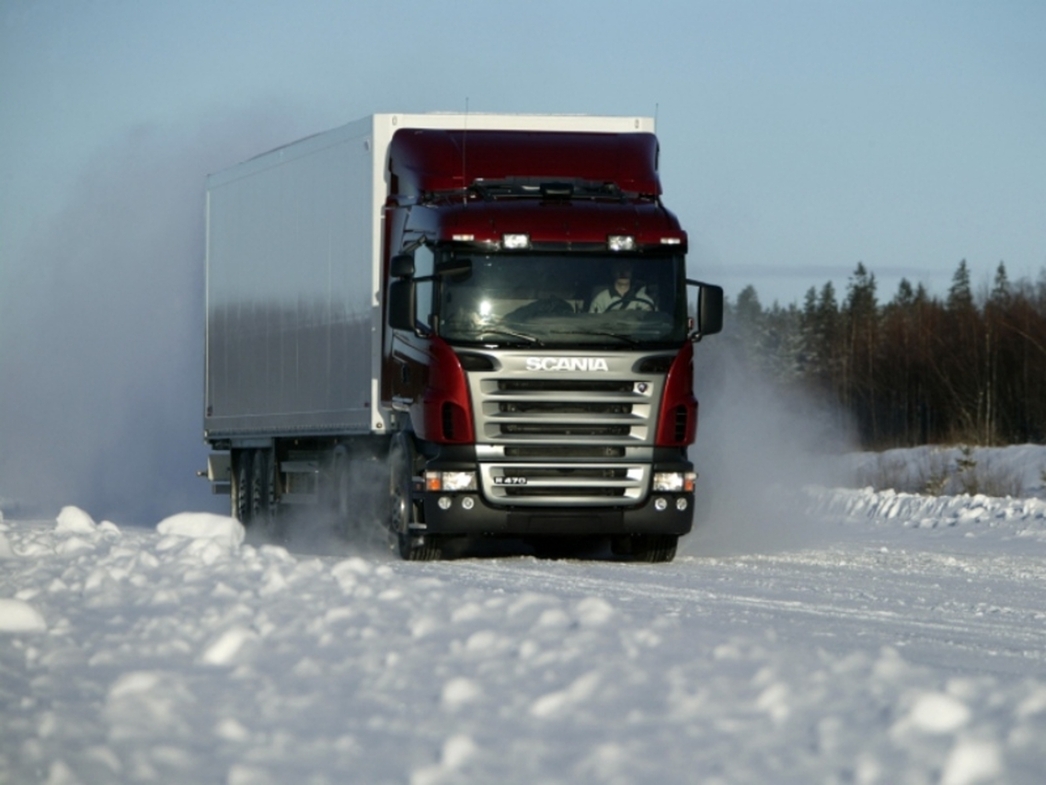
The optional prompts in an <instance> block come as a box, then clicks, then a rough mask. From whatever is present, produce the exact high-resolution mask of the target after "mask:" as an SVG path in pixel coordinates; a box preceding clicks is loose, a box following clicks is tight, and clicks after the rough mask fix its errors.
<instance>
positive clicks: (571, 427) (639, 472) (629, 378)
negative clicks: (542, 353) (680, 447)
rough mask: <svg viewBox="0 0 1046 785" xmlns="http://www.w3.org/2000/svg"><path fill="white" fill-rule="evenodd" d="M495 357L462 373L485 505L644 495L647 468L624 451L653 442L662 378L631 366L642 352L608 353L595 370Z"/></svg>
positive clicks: (630, 499)
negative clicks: (603, 366)
mask: <svg viewBox="0 0 1046 785" xmlns="http://www.w3.org/2000/svg"><path fill="white" fill-rule="evenodd" d="M557 356H559V355H557ZM562 356H571V355H570V353H562ZM496 359H497V363H496V365H497V367H498V369H499V370H498V371H497V372H493V371H482V370H478V371H469V372H468V378H469V387H470V391H471V395H472V407H473V413H474V417H475V425H476V442H477V445H482V446H483V447H484V448H485V449H484V450H483V453H484V454H485V455H486V456H487V457H486V459H483V458H481V462H480V467H479V468H480V476H481V479H482V488H483V493H484V495H485V496H486V498H487V499H488V500H489V501H490V502H491V503H493V504H504V505H520V506H523V505H546V506H547V505H556V504H559V505H563V506H593V507H595V506H612V505H621V504H637V503H640V502H642V501H643V500H644V499H645V497H646V494H647V489H648V488H649V484H650V476H649V472H650V468H649V465H648V464H646V463H636V462H635V461H636V454H635V453H634V452H633V453H630V450H635V449H641V448H649V447H652V446H653V441H654V436H655V432H656V427H655V426H656V420H657V408H658V404H659V402H660V400H661V390H662V386H663V375H662V374H659V373H637V372H635V371H634V370H633V368H635V367H637V360H641V359H642V357H638V356H637V355H635V354H632V353H626V352H621V353H614V354H613V355H612V356H610V357H607V358H606V362H607V369H608V370H606V371H599V372H592V371H588V372H564V371H543V370H537V371H535V370H531V369H528V368H527V365H526V360H527V355H525V354H523V353H516V352H504V353H498V354H497V355H496ZM600 377H602V378H600ZM630 454H631V456H632V457H631V461H633V462H629V456H630ZM487 461H490V462H487ZM502 461H505V462H502ZM508 461H513V462H508Z"/></svg>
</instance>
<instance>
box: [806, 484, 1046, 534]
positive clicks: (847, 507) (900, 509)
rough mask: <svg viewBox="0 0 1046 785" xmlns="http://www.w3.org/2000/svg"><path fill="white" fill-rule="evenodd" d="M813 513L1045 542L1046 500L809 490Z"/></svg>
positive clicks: (867, 489)
mask: <svg viewBox="0 0 1046 785" xmlns="http://www.w3.org/2000/svg"><path fill="white" fill-rule="evenodd" d="M807 494H808V497H809V498H810V500H811V505H810V511H811V512H812V513H813V514H816V515H822V516H843V517H845V518H850V519H865V520H872V521H875V522H877V523H879V524H883V525H894V526H902V527H905V528H917V529H937V528H945V527H954V528H958V529H962V530H964V532H966V533H969V534H975V533H976V532H978V531H984V530H986V529H995V530H999V531H1000V532H1001V533H1008V534H1012V535H1015V536H1021V537H1031V538H1035V539H1039V540H1043V541H1046V501H1043V500H1042V499H1010V498H998V497H992V496H981V495H978V496H966V495H964V496H925V495H921V494H913V493H897V492H896V491H874V490H872V489H871V488H864V489H861V490H849V489H832V490H827V489H823V488H808V489H807Z"/></svg>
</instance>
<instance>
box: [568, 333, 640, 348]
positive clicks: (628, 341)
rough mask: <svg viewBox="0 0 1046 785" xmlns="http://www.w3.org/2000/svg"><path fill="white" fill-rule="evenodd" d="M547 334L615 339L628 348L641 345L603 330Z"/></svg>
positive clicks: (631, 339)
mask: <svg viewBox="0 0 1046 785" xmlns="http://www.w3.org/2000/svg"><path fill="white" fill-rule="evenodd" d="M549 332H550V333H554V334H556V335H599V336H602V337H605V338H617V339H618V340H619V341H623V342H624V343H627V344H629V345H630V346H639V345H640V344H641V342H640V341H637V340H636V339H635V338H633V337H632V336H631V335H624V334H622V333H612V332H607V331H604V330H549Z"/></svg>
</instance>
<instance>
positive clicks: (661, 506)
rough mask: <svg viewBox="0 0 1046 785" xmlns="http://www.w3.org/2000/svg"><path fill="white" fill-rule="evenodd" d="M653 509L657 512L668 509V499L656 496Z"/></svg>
mask: <svg viewBox="0 0 1046 785" xmlns="http://www.w3.org/2000/svg"><path fill="white" fill-rule="evenodd" d="M654 509H655V510H657V511H658V512H664V511H665V510H667V509H668V499H666V498H665V497H664V496H658V497H657V498H656V499H654Z"/></svg>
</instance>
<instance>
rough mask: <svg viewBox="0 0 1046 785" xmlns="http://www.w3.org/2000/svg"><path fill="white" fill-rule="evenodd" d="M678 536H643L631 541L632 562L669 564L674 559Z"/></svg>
mask: <svg viewBox="0 0 1046 785" xmlns="http://www.w3.org/2000/svg"><path fill="white" fill-rule="evenodd" d="M678 543H679V535H678V534H644V535H642V536H640V537H635V538H634V539H633V540H632V559H633V560H634V561H642V562H649V563H651V564H656V563H660V562H670V561H672V559H674V558H675V557H676V546H677V545H678Z"/></svg>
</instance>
